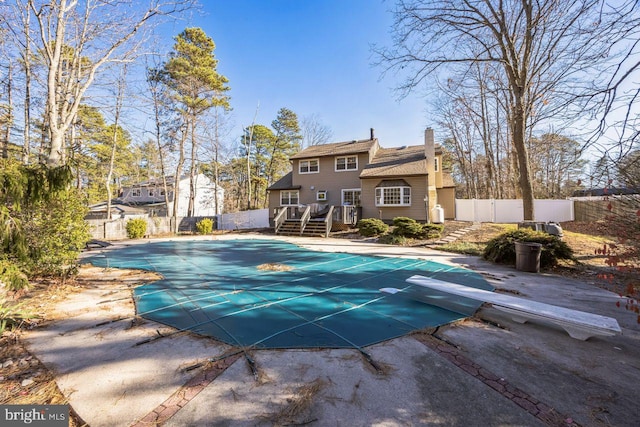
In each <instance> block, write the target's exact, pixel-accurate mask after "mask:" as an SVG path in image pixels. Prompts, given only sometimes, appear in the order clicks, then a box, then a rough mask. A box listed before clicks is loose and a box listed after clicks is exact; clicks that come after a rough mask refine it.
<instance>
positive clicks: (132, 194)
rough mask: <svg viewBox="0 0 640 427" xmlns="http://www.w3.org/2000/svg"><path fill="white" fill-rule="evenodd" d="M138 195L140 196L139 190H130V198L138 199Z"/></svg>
mask: <svg viewBox="0 0 640 427" xmlns="http://www.w3.org/2000/svg"><path fill="white" fill-rule="evenodd" d="M140 195H141V191H140V189H139V188H132V189H131V197H140Z"/></svg>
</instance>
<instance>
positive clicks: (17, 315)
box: [0, 298, 35, 336]
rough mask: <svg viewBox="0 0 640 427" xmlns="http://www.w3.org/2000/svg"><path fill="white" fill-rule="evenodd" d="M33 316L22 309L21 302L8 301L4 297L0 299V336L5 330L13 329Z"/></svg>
mask: <svg viewBox="0 0 640 427" xmlns="http://www.w3.org/2000/svg"><path fill="white" fill-rule="evenodd" d="M34 317H35V316H34V315H32V314H31V313H29V312H28V311H26V310H23V308H22V304H20V303H18V304H15V303H10V302H9V301H7V300H6V299H4V298H2V299H0V336H2V334H3V333H4V331H5V330H7V329H8V330H15V329H17V328H19V327H20V325H21V324H22V323H23V322H24V321H25V320H29V319H33V318H34Z"/></svg>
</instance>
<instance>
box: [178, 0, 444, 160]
mask: <svg viewBox="0 0 640 427" xmlns="http://www.w3.org/2000/svg"><path fill="white" fill-rule="evenodd" d="M202 3H203V12H204V16H194V17H193V18H192V19H190V20H189V21H188V22H179V23H178V24H175V27H174V28H172V29H171V30H170V31H171V35H172V36H175V35H177V34H178V33H179V32H180V31H182V30H183V29H184V27H186V26H193V27H200V28H202V29H203V30H204V31H205V32H206V33H207V35H209V36H210V37H211V38H212V39H213V40H214V42H215V43H216V50H215V54H216V57H217V59H218V60H219V63H218V72H220V73H221V74H223V75H225V76H226V77H227V78H228V79H229V86H230V87H231V92H230V96H231V105H232V108H233V113H232V121H233V123H234V124H235V127H234V129H233V130H232V131H231V133H230V135H229V136H230V137H233V138H236V139H237V137H239V136H240V134H241V132H242V127H243V126H248V125H250V124H251V122H252V120H253V117H254V115H255V112H256V108H257V107H258V103H259V110H258V116H257V119H256V123H260V124H265V125H270V123H271V121H272V120H273V119H275V117H276V114H277V111H278V110H279V109H280V108H281V107H287V108H289V109H291V110H293V111H294V112H296V113H297V114H298V117H299V118H301V117H304V116H309V115H311V114H316V115H317V116H318V117H319V118H320V120H321V121H322V123H323V124H325V125H327V126H329V127H330V128H331V130H332V131H333V138H332V140H333V141H346V140H352V139H364V138H367V137H368V136H369V128H372V127H373V128H375V133H376V136H377V137H378V138H379V140H380V143H381V145H382V146H384V147H393V146H400V145H417V144H422V143H423V134H424V128H425V127H427V126H433V125H434V124H433V123H430V122H429V118H428V115H427V113H426V101H425V100H424V99H423V98H422V97H421V96H420V95H419V94H413V95H410V96H409V97H406V98H404V99H402V100H398V97H397V95H396V94H395V93H394V91H393V88H394V87H395V86H396V85H397V83H398V82H397V81H396V80H395V79H394V78H393V76H388V77H385V78H383V79H381V77H382V71H383V70H382V68H380V67H375V66H373V65H372V63H373V62H374V56H373V53H372V50H371V45H372V44H378V45H386V46H388V45H389V44H390V43H391V37H390V26H391V24H392V19H393V17H392V14H391V13H390V12H389V9H391V8H392V7H393V6H394V5H393V2H391V1H382V0H263V1H260V0H233V1H231V0H229V1H226V0H203V1H202ZM180 25H184V27H180Z"/></svg>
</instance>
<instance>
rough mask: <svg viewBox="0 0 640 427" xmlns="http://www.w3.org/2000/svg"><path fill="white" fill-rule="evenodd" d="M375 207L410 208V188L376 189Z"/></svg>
mask: <svg viewBox="0 0 640 427" xmlns="http://www.w3.org/2000/svg"><path fill="white" fill-rule="evenodd" d="M376 206H411V187H377V188H376Z"/></svg>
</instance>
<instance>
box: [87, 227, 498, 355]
mask: <svg viewBox="0 0 640 427" xmlns="http://www.w3.org/2000/svg"><path fill="white" fill-rule="evenodd" d="M85 262H89V263H91V264H93V265H96V266H102V267H116V268H132V269H143V270H149V271H155V272H158V273H160V274H161V275H162V276H163V279H162V280H159V281H156V282H153V283H149V284H146V285H142V286H139V287H137V288H136V289H135V290H134V299H135V302H136V310H137V314H138V315H140V316H142V317H144V318H146V319H150V320H154V321H156V322H160V323H163V324H166V325H169V326H172V327H174V328H176V329H177V330H180V331H191V332H194V333H198V334H202V335H206V336H211V337H214V338H216V339H218V340H220V341H223V342H226V343H228V344H231V345H235V346H242V347H253V348H354V347H355V348H361V347H365V346H368V345H372V344H375V343H378V342H381V341H385V340H388V339H391V338H395V337H399V336H402V335H405V334H407V333H409V332H411V331H414V330H418V329H423V328H427V327H435V326H438V325H442V324H446V323H449V322H452V321H455V320H458V319H461V318H464V317H466V316H468V315H470V314H472V313H473V312H475V310H477V308H478V307H479V306H480V303H479V302H476V301H473V300H469V299H464V298H462V299H461V298H459V297H454V296H446V298H455V299H456V304H455V305H456V307H458V308H457V309H456V311H452V310H447V309H444V308H440V307H437V306H434V305H429V304H425V303H421V302H418V301H415V300H413V299H411V298H407V297H405V296H403V293H400V294H396V295H388V294H384V293H382V292H380V291H379V289H380V288H385V287H395V288H399V289H409V288H411V286H412V285H409V284H408V283H406V282H405V280H406V279H407V278H409V277H411V276H412V275H415V274H420V275H423V276H429V277H434V278H437V279H440V280H445V281H449V282H453V283H459V284H463V285H466V286H474V287H477V288H481V289H487V290H493V287H492V286H491V285H490V284H489V283H487V281H486V280H485V279H484V278H482V276H480V275H479V274H477V273H475V272H473V271H470V270H466V269H463V268H460V267H454V266H450V265H445V264H441V263H436V262H433V261H429V260H422V259H407V258H395V257H381V256H370V255H359V254H351V253H331V252H319V251H312V250H308V249H304V248H301V247H299V246H297V245H294V244H291V243H287V242H283V241H276V240H268V239H238V240H195V241H194V240H179V241H164V242H150V243H144V244H138V245H131V246H126V247H123V248H118V249H113V250H108V251H104V252H102V253H100V254H98V255H95V256H91V257H88V258H86V260H85Z"/></svg>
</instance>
